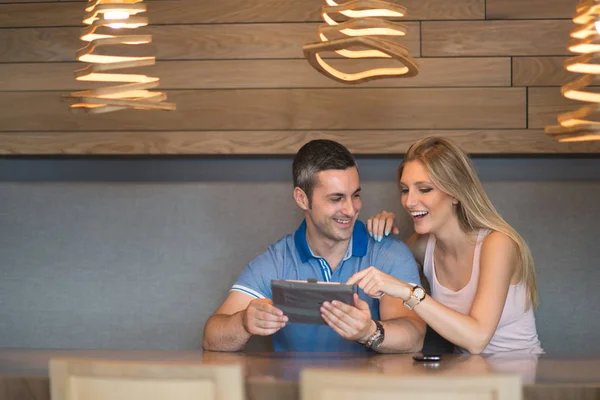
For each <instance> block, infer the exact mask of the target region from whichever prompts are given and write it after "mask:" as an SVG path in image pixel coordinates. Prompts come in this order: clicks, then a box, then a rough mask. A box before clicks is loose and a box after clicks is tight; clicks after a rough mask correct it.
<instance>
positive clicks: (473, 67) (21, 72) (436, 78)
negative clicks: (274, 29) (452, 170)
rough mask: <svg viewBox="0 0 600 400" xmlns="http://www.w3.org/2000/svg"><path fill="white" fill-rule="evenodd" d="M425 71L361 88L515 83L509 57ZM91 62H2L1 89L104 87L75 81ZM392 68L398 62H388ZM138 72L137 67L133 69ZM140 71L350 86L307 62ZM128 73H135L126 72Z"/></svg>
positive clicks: (214, 80) (171, 78) (189, 81)
mask: <svg viewBox="0 0 600 400" xmlns="http://www.w3.org/2000/svg"><path fill="white" fill-rule="evenodd" d="M416 61H417V63H418V64H419V69H420V72H419V74H418V75H417V76H416V77H413V78H409V79H405V78H397V79H380V80H374V81H370V82H366V83H364V84H361V85H360V87H436V86H437V87H466V86H510V59H509V58H464V59H457V58H419V59H416ZM332 64H333V65H335V66H337V67H339V68H340V69H341V70H344V71H348V70H356V69H359V68H363V67H364V68H366V67H367V66H368V65H370V64H369V62H368V60H334V61H332ZM83 65H85V64H82V63H77V62H70V63H34V64H0V91H23V90H29V91H31V90H83V89H86V88H91V87H98V86H102V85H99V84H96V85H94V84H91V83H85V82H78V81H75V79H74V78H73V71H75V70H76V69H79V68H82V66H83ZM388 65H389V66H396V65H397V64H395V63H394V62H393V61H391V60H390V61H388ZM132 71H133V70H132ZM139 71H140V72H144V73H147V74H149V75H153V76H158V77H159V78H160V87H161V88H164V89H235V88H308V87H313V88H317V87H319V88H325V87H338V88H342V87H348V85H346V84H342V83H339V82H336V81H334V80H332V79H329V78H327V77H325V76H324V75H322V74H320V73H318V72H317V71H315V70H314V69H313V68H312V67H311V66H310V65H309V64H308V62H307V61H306V60H304V59H302V60H218V61H161V62H158V63H157V64H156V65H154V66H152V67H148V68H144V69H139ZM123 72H131V71H127V70H123Z"/></svg>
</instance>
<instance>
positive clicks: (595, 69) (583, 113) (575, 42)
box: [545, 0, 600, 142]
mask: <svg viewBox="0 0 600 400" xmlns="http://www.w3.org/2000/svg"><path fill="white" fill-rule="evenodd" d="M573 22H575V24H576V27H575V28H574V29H573V30H572V31H571V34H570V36H571V38H572V39H571V41H569V50H570V51H572V52H574V53H578V54H579V55H577V56H575V57H572V58H569V59H567V60H565V68H566V69H567V71H571V72H576V73H579V74H582V76H581V77H580V78H577V79H576V80H574V81H573V82H570V83H567V84H566V85H563V86H562V87H561V93H562V95H563V96H564V97H566V98H568V99H571V100H577V101H583V102H586V103H589V104H587V105H584V106H583V107H581V108H580V109H578V110H576V111H572V112H566V113H563V114H560V115H559V116H558V125H554V126H547V127H546V128H545V132H546V134H548V135H551V136H553V137H554V138H555V139H557V140H558V141H560V142H582V141H589V140H600V93H599V92H597V91H596V90H594V89H591V88H590V87H591V86H598V84H599V83H600V33H599V31H600V0H583V1H580V2H579V3H578V4H577V13H576V15H575V17H573Z"/></svg>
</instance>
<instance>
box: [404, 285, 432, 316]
mask: <svg viewBox="0 0 600 400" xmlns="http://www.w3.org/2000/svg"><path fill="white" fill-rule="evenodd" d="M426 296H427V293H425V289H423V288H422V287H421V286H419V285H414V286H413V287H412V289H411V290H410V298H409V299H408V300H406V301H405V302H404V307H406V308H408V309H409V310H412V309H413V308H415V306H416V305H417V304H419V303H420V302H422V301H423V299H424V298H425V297H426Z"/></svg>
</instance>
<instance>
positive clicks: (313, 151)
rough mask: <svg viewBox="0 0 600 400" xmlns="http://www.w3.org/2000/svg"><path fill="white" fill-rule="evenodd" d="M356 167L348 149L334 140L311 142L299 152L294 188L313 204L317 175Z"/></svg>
mask: <svg viewBox="0 0 600 400" xmlns="http://www.w3.org/2000/svg"><path fill="white" fill-rule="evenodd" d="M352 167H356V160H354V157H352V154H351V153H350V151H348V149H347V148H346V147H344V146H343V145H342V144H340V143H338V142H334V141H333V140H326V139H317V140H311V141H310V142H308V143H306V144H305V145H304V146H302V147H301V148H300V150H298V153H296V157H294V163H293V164H292V172H293V174H294V187H296V186H297V187H299V188H300V189H302V190H303V191H304V193H306V196H308V203H309V206H310V205H311V204H312V193H313V189H314V188H315V186H316V184H317V173H319V172H321V171H327V170H330V169H338V170H346V169H348V168H352Z"/></svg>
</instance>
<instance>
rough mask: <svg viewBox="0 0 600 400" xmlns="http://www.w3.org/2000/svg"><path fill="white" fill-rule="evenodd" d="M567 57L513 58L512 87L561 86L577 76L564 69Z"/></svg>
mask: <svg viewBox="0 0 600 400" xmlns="http://www.w3.org/2000/svg"><path fill="white" fill-rule="evenodd" d="M566 59H568V57H514V58H513V61H512V68H513V85H514V86H561V85H564V84H565V83H567V82H570V81H572V80H573V79H576V78H577V77H578V76H580V75H579V74H576V73H573V72H569V71H567V70H566V69H565V66H564V62H565V60H566Z"/></svg>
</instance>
